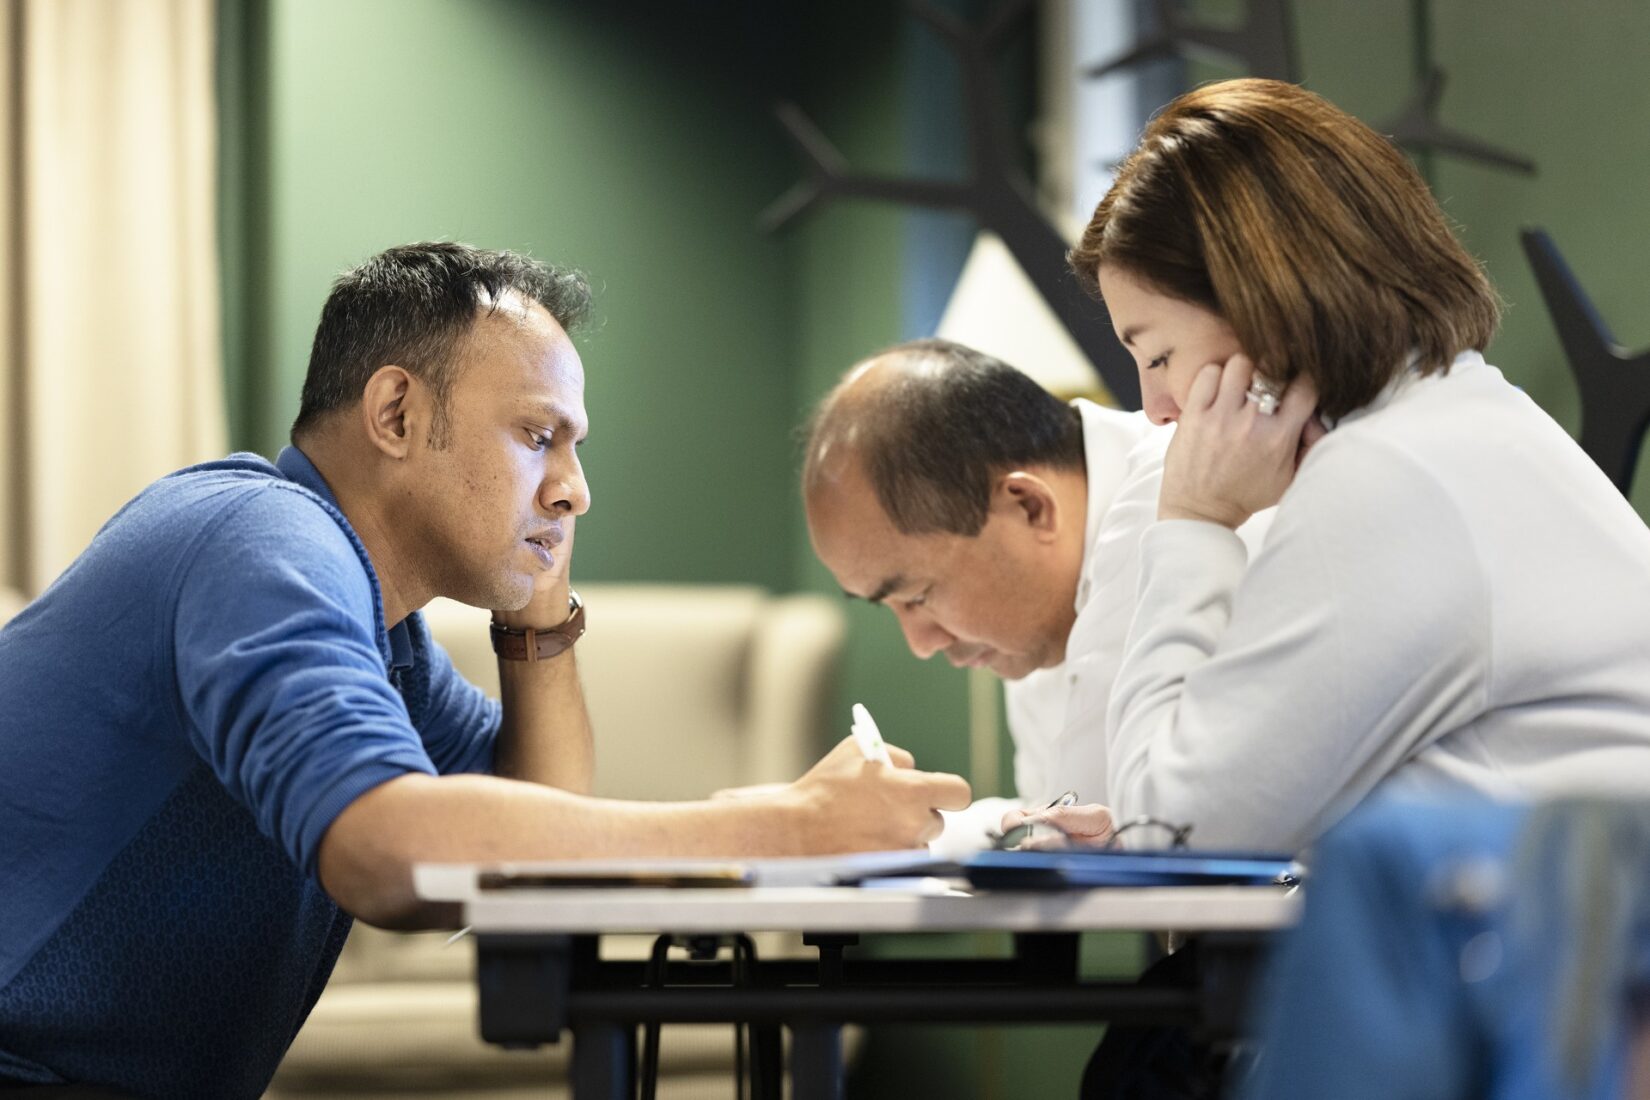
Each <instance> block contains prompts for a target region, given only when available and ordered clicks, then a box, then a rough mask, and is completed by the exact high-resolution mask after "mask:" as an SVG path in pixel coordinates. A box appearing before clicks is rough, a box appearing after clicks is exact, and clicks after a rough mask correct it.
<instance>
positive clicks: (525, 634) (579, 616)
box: [492, 589, 584, 661]
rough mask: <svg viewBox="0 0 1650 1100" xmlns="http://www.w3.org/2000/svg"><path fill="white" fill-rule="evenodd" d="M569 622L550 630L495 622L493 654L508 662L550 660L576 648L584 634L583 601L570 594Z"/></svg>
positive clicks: (568, 602) (493, 628)
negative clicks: (515, 627)
mask: <svg viewBox="0 0 1650 1100" xmlns="http://www.w3.org/2000/svg"><path fill="white" fill-rule="evenodd" d="M567 612H568V614H567V621H566V622H564V623H562V624H561V625H560V626H553V627H550V628H549V629H548V630H534V629H533V628H532V627H528V628H527V629H526V630H512V629H510V628H509V627H507V626H500V625H499V624H498V623H494V624H493V626H492V635H493V652H494V653H497V654H498V655H499V657H501V658H503V659H504V660H506V661H548V660H549V659H550V658H552V657H554V656H556V655H557V654H558V653H562V652H565V651H566V650H568V649H571V648H572V647H573V643H574V642H576V641H578V640H579V639H580V638H581V637H583V635H584V601H583V600H581V599H579V594H578V593H577V592H574V591H572V590H571V589H569V590H568V592H567Z"/></svg>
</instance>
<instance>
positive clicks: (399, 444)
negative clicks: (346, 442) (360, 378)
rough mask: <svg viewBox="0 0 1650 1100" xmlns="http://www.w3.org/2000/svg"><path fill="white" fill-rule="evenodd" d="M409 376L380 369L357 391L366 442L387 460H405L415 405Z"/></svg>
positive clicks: (394, 368) (389, 368) (399, 370)
mask: <svg viewBox="0 0 1650 1100" xmlns="http://www.w3.org/2000/svg"><path fill="white" fill-rule="evenodd" d="M414 389H415V385H414V380H413V376H412V375H410V374H408V373H407V371H406V370H405V369H404V368H402V367H397V366H384V367H379V368H378V369H377V370H375V371H373V372H372V377H371V378H369V379H367V384H366V387H365V388H364V389H363V390H362V391H361V422H362V427H364V428H365V429H366V433H367V440H368V441H369V442H370V443H371V444H372V445H373V446H374V447H376V448H377V449H378V450H379V451H382V452H383V453H384V454H386V455H388V456H389V457H391V458H406V457H407V451H408V449H409V446H410V444H411V441H412V421H413V420H415V419H416V418H417V416H416V412H414V411H413V410H412V408H411V406H412V405H414V404H416V399H415V397H414V392H413V391H414Z"/></svg>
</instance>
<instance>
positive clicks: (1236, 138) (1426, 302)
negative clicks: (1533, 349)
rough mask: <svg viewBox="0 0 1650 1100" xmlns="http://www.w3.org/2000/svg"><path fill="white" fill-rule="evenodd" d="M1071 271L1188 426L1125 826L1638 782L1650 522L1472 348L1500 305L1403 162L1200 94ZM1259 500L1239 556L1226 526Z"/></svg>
mask: <svg viewBox="0 0 1650 1100" xmlns="http://www.w3.org/2000/svg"><path fill="white" fill-rule="evenodd" d="M1071 264H1072V267H1073V269H1074V270H1075V271H1076V273H1077V274H1078V276H1079V278H1081V279H1083V280H1084V281H1085V282H1086V283H1087V285H1088V286H1089V287H1090V289H1091V290H1092V291H1093V292H1095V293H1097V294H1098V295H1099V296H1100V297H1101V298H1102V299H1103V300H1104V301H1105V303H1106V305H1107V307H1108V309H1109V311H1110V313H1111V318H1112V323H1113V326H1114V327H1115V328H1116V330H1117V334H1118V337H1119V339H1121V340H1122V342H1123V343H1124V345H1125V346H1127V347H1128V349H1129V350H1130V352H1131V353H1132V354H1133V355H1134V357H1135V359H1136V362H1137V365H1138V367H1139V370H1140V379H1141V389H1142V393H1143V397H1144V404H1145V409H1146V412H1147V413H1148V414H1149V415H1150V416H1151V418H1152V419H1153V420H1154V421H1155V422H1157V423H1160V424H1164V423H1171V422H1174V423H1176V424H1177V428H1176V436H1175V438H1174V440H1173V442H1172V444H1171V445H1170V448H1169V451H1168V455H1167V458H1166V461H1165V467H1164V475H1163V485H1162V490H1161V494H1160V497H1159V504H1158V522H1156V523H1155V524H1153V525H1152V526H1150V527H1149V528H1148V529H1147V530H1146V532H1145V534H1144V536H1143V540H1142V545H1141V588H1140V604H1139V607H1138V610H1137V611H1136V614H1135V619H1134V622H1133V625H1132V627H1131V630H1130V634H1129V640H1128V644H1127V647H1126V650H1125V657H1124V660H1123V665H1122V668H1121V670H1120V672H1119V675H1118V678H1117V682H1116V686H1115V689H1114V691H1113V695H1112V701H1111V709H1110V713H1109V715H1108V720H1107V723H1106V727H1107V728H1106V731H1105V736H1106V737H1107V738H1108V746H1107V753H1106V755H1107V761H1108V769H1109V775H1108V778H1107V784H1108V791H1107V794H1108V801H1109V804H1110V807H1111V812H1112V814H1113V815H1114V816H1115V818H1116V820H1118V821H1119V822H1127V821H1129V820H1131V819H1134V818H1137V817H1151V818H1154V819H1158V820H1160V821H1164V822H1169V823H1175V824H1189V825H1192V826H1193V827H1194V829H1193V832H1192V834H1191V840H1192V843H1193V844H1194V845H1201V846H1211V847H1214V846H1218V847H1230V846H1245V847H1262V848H1272V849H1285V850H1297V849H1299V848H1301V847H1303V846H1305V845H1306V844H1308V843H1309V842H1310V841H1311V840H1312V839H1313V838H1314V837H1316V836H1317V835H1318V834H1319V833H1320V832H1321V831H1322V830H1323V829H1324V828H1325V827H1327V825H1328V824H1330V823H1331V822H1332V821H1333V820H1334V819H1335V818H1337V817H1338V816H1339V815H1340V814H1341V813H1343V812H1344V811H1345V810H1346V809H1348V808H1349V807H1350V806H1351V805H1352V804H1354V803H1356V802H1357V801H1359V800H1360V799H1362V798H1363V797H1364V796H1366V795H1368V794H1369V793H1370V792H1371V791H1372V790H1374V789H1375V788H1376V787H1377V786H1378V785H1387V784H1391V785H1394V786H1401V787H1403V788H1405V789H1408V790H1411V791H1417V790H1418V791H1440V790H1462V789H1465V790H1470V791H1477V792H1481V793H1487V794H1490V795H1493V796H1510V797H1519V796H1528V795H1534V794H1540V793H1543V792H1548V791H1554V790H1559V789H1575V788H1588V789H1597V788H1606V789H1609V788H1613V789H1616V790H1623V789H1625V790H1630V791H1633V792H1636V793H1640V794H1643V793H1646V792H1650V532H1647V530H1646V528H1645V526H1644V524H1643V523H1642V522H1641V521H1640V520H1639V518H1638V516H1637V515H1635V514H1634V512H1633V510H1632V509H1631V508H1630V507H1629V506H1628V504H1627V502H1626V501H1625V500H1624V499H1623V498H1622V496H1621V494H1620V493H1619V492H1617V490H1616V489H1615V488H1614V486H1612V485H1611V484H1610V482H1609V481H1608V480H1607V479H1606V478H1605V477H1604V475H1603V474H1602V473H1601V472H1600V471H1599V470H1598V468H1597V467H1596V466H1595V465H1594V464H1593V463H1592V462H1591V461H1590V460H1589V459H1588V458H1587V456H1586V455H1585V454H1584V453H1583V452H1582V451H1581V450H1580V448H1579V447H1577V446H1576V445H1575V443H1574V442H1572V441H1571V439H1570V438H1569V436H1568V435H1566V434H1565V432H1564V431H1563V429H1562V428H1560V427H1559V426H1558V425H1557V424H1556V423H1554V422H1553V421H1552V420H1551V419H1550V418H1549V417H1548V416H1547V415H1546V414H1545V413H1543V412H1542V411H1541V410H1540V409H1539V408H1538V407H1537V406H1536V405H1535V404H1534V403H1533V402H1532V401H1530V400H1529V399H1528V398H1527V397H1526V396H1525V395H1524V394H1523V393H1522V392H1521V391H1520V390H1518V389H1517V388H1515V387H1513V386H1512V385H1510V384H1508V383H1507V382H1506V380H1505V379H1503V378H1502V376H1501V374H1500V372H1499V371H1497V370H1496V369H1495V368H1494V367H1491V366H1489V365H1488V364H1486V363H1485V362H1484V359H1483V356H1482V354H1481V351H1482V349H1483V348H1484V347H1485V346H1486V345H1487V344H1488V343H1489V341H1490V339H1491V337H1492V336H1493V335H1494V333H1495V328H1496V323H1497V319H1498V305H1497V300H1496V297H1495V294H1494V291H1493V290H1492V289H1491V287H1490V285H1489V282H1488V281H1487V279H1486V278H1485V277H1484V274H1483V272H1482V271H1481V270H1480V269H1479V267H1478V265H1477V264H1476V263H1475V262H1474V261H1473V259H1472V258H1471V257H1470V256H1469V255H1468V254H1467V253H1466V251H1465V250H1464V249H1463V248H1462V247H1461V245H1460V244H1459V243H1458V242H1457V241H1456V240H1455V238H1454V237H1453V236H1452V235H1451V233H1450V229H1449V226H1448V224H1447V222H1446V220H1445V218H1444V216H1443V214H1442V212H1441V211H1440V210H1439V208H1438V205H1437V203H1436V202H1435V201H1434V200H1433V198H1432V195H1431V193H1430V192H1429V191H1428V189H1427V186H1426V184H1425V183H1424V181H1423V180H1422V179H1421V177H1420V176H1419V174H1418V173H1417V172H1416V171H1415V169H1414V168H1413V167H1412V166H1411V165H1410V163H1409V162H1408V161H1407V160H1406V159H1405V158H1404V156H1403V155H1402V154H1401V153H1400V152H1398V150H1397V149H1396V148H1394V147H1393V146H1392V145H1391V144H1390V143H1389V142H1388V141H1387V140H1386V139H1385V138H1383V137H1381V136H1380V135H1378V134H1376V133H1375V132H1374V131H1372V130H1371V129H1369V128H1368V127H1367V126H1365V125H1364V124H1362V123H1361V122H1359V121H1357V120H1356V119H1354V118H1352V117H1351V116H1350V115H1347V114H1346V113H1344V112H1342V111H1340V110H1338V109H1337V108H1335V107H1334V106H1332V105H1331V104H1329V103H1328V102H1326V101H1325V100H1323V99H1321V98H1320V97H1318V96H1316V95H1313V94H1312V93H1310V92H1307V91H1304V90H1303V89H1301V88H1298V87H1296V86H1294V85H1290V84H1284V83H1279V82H1275V81H1266V80H1234V81H1227V82H1223V83H1218V84H1212V85H1208V86H1206V87H1203V88H1200V89H1198V90H1196V91H1193V92H1190V93H1188V94H1186V95H1184V96H1181V97H1180V98H1178V99H1176V100H1175V101H1174V102H1172V103H1170V104H1169V105H1168V106H1167V107H1166V108H1164V110H1163V111H1162V112H1161V113H1160V114H1159V115H1158V116H1157V117H1156V118H1155V119H1153V121H1152V122H1151V124H1150V125H1149V126H1148V127H1147V129H1146V132H1145V135H1144V137H1143V138H1142V140H1141V143H1140V145H1139V147H1138V149H1137V150H1136V151H1135V152H1134V153H1133V154H1132V155H1131V156H1130V157H1129V159H1128V160H1127V161H1126V162H1125V163H1124V165H1123V166H1122V167H1121V169H1120V170H1119V173H1118V176H1117V179H1116V182H1115V183H1114V184H1113V186H1112V188H1111V190H1110V192H1109V193H1108V194H1107V195H1106V197H1105V199H1104V200H1102V201H1101V203H1100V205H1099V207H1098V208H1097V209H1096V210H1095V213H1094V217H1093V219H1092V220H1091V221H1090V223H1089V225H1088V228H1087V230H1086V232H1085V233H1084V235H1083V239H1082V242H1081V243H1080V244H1079V245H1078V246H1077V247H1076V248H1075V249H1074V250H1073V251H1072V253H1071ZM1273 504H1277V505H1278V510H1277V513H1276V518H1275V520H1274V521H1273V524H1272V527H1271V531H1270V533H1269V535H1268V536H1267V540H1266V543H1265V545H1264V547H1263V548H1262V550H1261V551H1260V552H1259V554H1258V555H1256V557H1255V559H1254V560H1253V561H1252V562H1251V561H1249V560H1248V557H1247V555H1246V553H1245V550H1244V545H1243V542H1242V541H1241V540H1240V539H1239V538H1238V537H1237V535H1236V534H1234V532H1233V528H1235V527H1236V526H1238V525H1239V524H1240V523H1242V522H1243V521H1244V520H1245V519H1246V518H1247V517H1248V516H1249V515H1251V514H1253V513H1254V512H1256V511H1258V510H1260V509H1263V508H1267V507H1270V506H1271V505H1273ZM1095 736H1100V731H1098V730H1096V731H1095ZM1083 812H1084V811H1083V810H1082V808H1077V809H1073V810H1070V811H1067V813H1069V814H1072V815H1075V818H1080V817H1081V814H1082V813H1083ZM1093 812H1098V811H1093ZM1075 818H1074V819H1075ZM1055 823H1056V824H1060V822H1058V821H1056V822H1055ZM1078 831H1082V830H1081V829H1079V830H1078ZM1124 839H1125V842H1130V841H1132V839H1133V838H1132V837H1125V838H1124Z"/></svg>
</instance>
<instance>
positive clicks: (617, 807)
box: [319, 775, 817, 928]
mask: <svg viewBox="0 0 1650 1100" xmlns="http://www.w3.org/2000/svg"><path fill="white" fill-rule="evenodd" d="M812 847H817V841H816V842H815V843H814V844H813V845H810V844H809V841H808V837H807V834H806V811H805V810H804V809H803V808H802V807H801V806H800V805H799V804H798V803H797V800H796V799H794V798H789V799H787V798H785V797H783V796H769V797H765V798H750V799H738V800H731V799H730V800H726V801H713V802H618V801H611V800H607V799H597V798H587V797H584V796H582V795H574V794H569V793H567V792H566V791H563V790H548V789H546V788H545V787H543V786H539V785H535V784H529V783H515V782H508V781H505V780H501V779H499V778H497V777H495V776H481V775H459V776H441V777H436V776H426V775H407V776H402V777H401V778H399V779H394V780H391V781H390V782H388V783H385V784H383V785H382V786H380V787H376V788H374V789H373V790H370V791H368V792H367V793H366V794H364V795H362V796H361V797H360V798H358V799H356V801H355V802H353V803H351V804H350V805H349V806H348V807H347V808H345V810H344V812H343V813H342V814H340V815H339V816H338V818H337V819H336V820H335V821H334V822H333V824H332V827H331V828H330V829H329V830H328V831H327V835H326V837H325V838H324V839H323V840H322V842H321V853H320V868H319V871H320V878H321V883H322V885H323V886H324V887H325V888H326V889H327V891H328V892H329V893H330V894H331V895H332V896H333V899H334V900H336V901H337V902H338V903H339V904H340V905H341V906H343V907H344V908H345V909H346V910H348V911H349V912H350V913H352V914H354V915H355V916H358V917H360V918H361V919H363V920H365V921H367V922H368V923H372V924H378V925H383V926H392V927H403V928H408V927H420V926H427V925H429V924H431V923H439V922H440V921H441V920H442V919H443V917H444V916H445V914H443V913H442V912H441V911H440V910H439V908H436V907H432V906H429V905H427V904H424V903H421V902H420V901H419V900H418V898H417V897H416V896H415V895H414V894H413V890H412V874H411V868H412V865H413V864H414V863H419V862H428V863H448V862H454V863H470V862H493V861H510V860H542V859H582V858H595V859H601V858H607V859H621V858H626V857H632V858H633V857H642V856H645V857H649V858H659V857H670V856H708V857H723V856H730V857H731V856H740V855H743V856H780V855H795V854H800V853H802V852H804V851H808V850H811V848H812Z"/></svg>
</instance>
